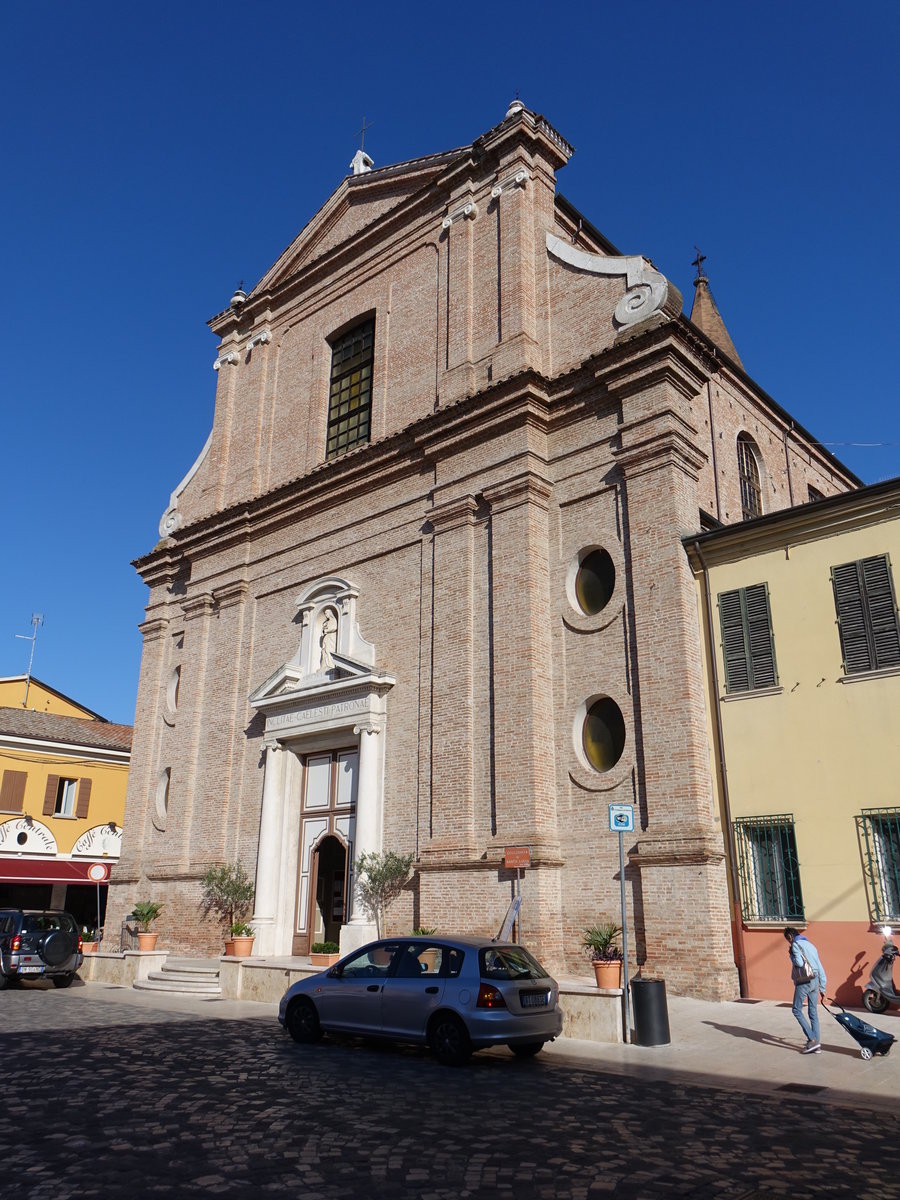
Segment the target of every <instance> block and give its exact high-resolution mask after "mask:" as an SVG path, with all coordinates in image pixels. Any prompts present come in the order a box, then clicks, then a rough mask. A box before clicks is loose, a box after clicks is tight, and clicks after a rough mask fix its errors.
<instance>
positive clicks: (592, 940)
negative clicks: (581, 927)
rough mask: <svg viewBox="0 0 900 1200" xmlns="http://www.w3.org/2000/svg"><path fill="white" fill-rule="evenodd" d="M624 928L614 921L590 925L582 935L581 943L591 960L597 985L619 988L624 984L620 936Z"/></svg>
mask: <svg viewBox="0 0 900 1200" xmlns="http://www.w3.org/2000/svg"><path fill="white" fill-rule="evenodd" d="M621 934H622V928H621V926H619V925H616V923H615V922H614V921H606V922H601V924H599V925H590V926H588V928H587V929H585V931H584V933H583V934H582V935H581V945H582V947H583V948H584V951H585V953H586V954H587V956H588V958H589V959H590V960H591V965H592V966H593V968H594V977H595V979H596V980H597V987H600V988H619V987H621V986H622V951H621V950H620V949H619V938H620V937H621Z"/></svg>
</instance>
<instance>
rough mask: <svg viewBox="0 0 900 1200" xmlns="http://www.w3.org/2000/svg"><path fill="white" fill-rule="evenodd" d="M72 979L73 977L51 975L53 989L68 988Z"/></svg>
mask: <svg viewBox="0 0 900 1200" xmlns="http://www.w3.org/2000/svg"><path fill="white" fill-rule="evenodd" d="M74 978H75V976H74V975H52V976H51V979H52V980H53V986H54V987H69V985H70V984H71V982H72V980H73V979H74Z"/></svg>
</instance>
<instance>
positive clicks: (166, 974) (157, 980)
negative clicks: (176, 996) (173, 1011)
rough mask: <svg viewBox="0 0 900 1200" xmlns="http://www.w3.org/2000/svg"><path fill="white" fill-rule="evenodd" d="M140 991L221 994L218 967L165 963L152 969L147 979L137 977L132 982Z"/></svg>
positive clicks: (190, 994)
mask: <svg viewBox="0 0 900 1200" xmlns="http://www.w3.org/2000/svg"><path fill="white" fill-rule="evenodd" d="M132 987H134V988H135V989H136V990H137V991H139V992H169V993H173V992H175V993H180V994H181V995H189V996H198V995H199V996H221V994H222V989H221V987H220V986H219V971H218V968H217V967H207V966H191V965H189V964H186V963H179V964H178V965H177V966H171V967H170V966H166V965H163V967H162V969H161V970H159V971H151V972H150V974H149V975H148V976H147V978H146V979H136V980H135V981H134V983H133V984H132Z"/></svg>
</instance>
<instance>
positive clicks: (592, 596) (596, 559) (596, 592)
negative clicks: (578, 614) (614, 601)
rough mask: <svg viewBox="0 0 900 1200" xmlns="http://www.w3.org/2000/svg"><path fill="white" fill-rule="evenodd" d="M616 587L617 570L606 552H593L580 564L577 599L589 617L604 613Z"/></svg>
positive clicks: (577, 577)
mask: <svg viewBox="0 0 900 1200" xmlns="http://www.w3.org/2000/svg"><path fill="white" fill-rule="evenodd" d="M615 586H616V568H615V565H614V563H613V560H612V559H611V558H610V556H609V553H608V552H607V551H606V550H591V552H590V553H589V554H587V555H585V557H584V558H583V559H582V560H581V562H580V563H579V564H578V572H577V574H576V576H575V599H576V600H577V601H578V607H579V608H580V609H581V611H582V612H583V613H584V614H585V615H586V616H588V617H593V616H595V615H596V614H597V613H598V612H602V611H603V609H604V608H606V606H607V604H609V602H610V599H611V598H612V594H613V589H614V588H615Z"/></svg>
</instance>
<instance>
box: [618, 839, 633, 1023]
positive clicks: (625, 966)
mask: <svg viewBox="0 0 900 1200" xmlns="http://www.w3.org/2000/svg"><path fill="white" fill-rule="evenodd" d="M619 894H620V900H621V905H622V987H623V989H624V992H625V1042H626V1044H628V1043H630V1042H631V1003H630V1000H629V990H628V920H627V916H626V912H625V847H624V845H623V843H622V830H621V829H620V830H619Z"/></svg>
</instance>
